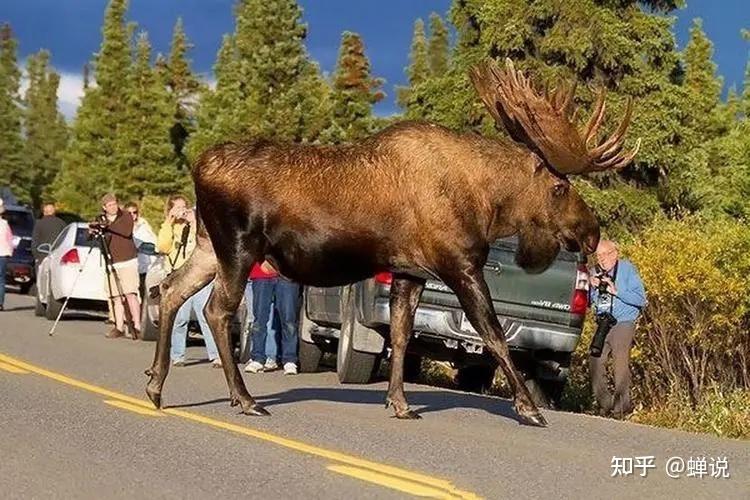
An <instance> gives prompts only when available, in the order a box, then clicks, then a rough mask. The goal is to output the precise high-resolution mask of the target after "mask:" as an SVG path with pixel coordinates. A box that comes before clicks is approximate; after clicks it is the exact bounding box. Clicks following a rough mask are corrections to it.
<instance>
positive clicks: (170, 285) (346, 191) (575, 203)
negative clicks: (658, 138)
mask: <svg viewBox="0 0 750 500" xmlns="http://www.w3.org/2000/svg"><path fill="white" fill-rule="evenodd" d="M469 76H470V79H471V81H472V83H473V85H474V88H475V89H476V91H477V93H478V94H479V97H480V98H481V99H482V101H483V102H484V104H485V106H486V107H487V109H488V111H489V112H490V114H491V115H492V117H493V118H494V119H495V120H496V121H497V125H498V126H504V127H505V129H506V130H507V132H508V135H509V136H510V139H506V138H489V137H484V136H482V135H480V134H476V133H459V132H456V131H453V130H450V129H447V128H445V127H442V126H440V125H437V124H434V123H429V122H410V121H407V122H401V123H398V124H395V125H392V126H390V127H388V128H386V129H384V130H382V131H381V132H379V133H377V134H375V135H373V136H371V137H369V138H366V139H364V140H361V141H359V142H356V143H352V144H346V145H338V146H325V145H300V144H286V143H280V142H275V141H268V140H257V139H256V140H251V141H248V142H244V143H236V142H231V143H225V144H221V145H218V146H214V147H211V148H209V149H208V150H206V151H205V152H204V153H203V154H202V155H201V156H200V157H199V158H198V159H197V161H196V162H195V164H194V166H193V169H192V176H193V180H194V183H195V194H196V200H197V201H196V205H197V210H198V213H199V227H198V243H197V246H196V249H195V251H194V253H193V254H192V256H191V257H190V258H189V260H188V261H187V262H186V263H185V265H183V266H182V267H181V268H180V269H179V270H177V271H176V272H174V273H173V274H172V275H170V276H169V277H168V278H167V279H166V280H165V281H164V282H163V283H162V285H161V290H160V293H161V297H162V298H161V304H160V308H161V310H160V317H161V319H162V321H161V322H160V326H159V328H160V336H159V339H158V343H157V345H156V351H155V355H154V361H153V364H152V366H151V368H150V369H148V370H146V374H147V375H150V379H149V382H148V384H147V387H146V392H147V394H148V396H149V398H150V399H151V401H152V402H153V403H154V405H155V406H156V407H157V408H159V407H161V402H162V401H161V394H162V388H163V385H164V381H165V379H166V377H167V373H168V370H169V347H170V346H169V344H170V330H171V326H172V323H173V321H174V318H175V314H176V311H177V309H178V308H179V307H180V305H181V304H182V303H183V302H184V301H185V299H186V298H187V297H190V296H191V295H192V294H194V293H195V292H197V291H198V290H200V289H201V288H202V287H203V286H205V285H206V284H207V283H208V282H209V281H211V280H212V279H214V278H215V284H214V288H213V291H212V293H211V297H210V299H209V301H208V303H207V305H206V311H205V312H206V318H207V320H208V323H209V325H210V327H211V330H212V332H213V334H214V337H215V339H216V343H217V345H218V348H219V353H220V357H221V361H222V364H223V370H224V375H225V376H226V379H227V383H228V386H229V392H230V404H231V405H232V406H236V405H240V406H241V409H242V412H243V413H244V414H247V415H268V414H269V413H268V411H267V410H266V409H265V408H264V407H263V406H262V405H260V404H259V403H258V402H256V401H255V399H253V397H252V396H251V395H250V393H249V392H248V391H247V388H246V387H245V384H244V382H243V379H242V376H241V374H240V371H239V369H238V367H237V365H236V364H235V362H234V361H233V359H232V349H231V347H230V340H229V337H230V334H229V329H230V323H231V321H232V317H233V315H234V312H235V311H236V310H237V307H238V305H239V303H240V300H241V297H242V293H243V289H244V287H245V282H246V277H247V275H248V270H249V269H250V267H251V266H252V265H253V264H254V263H255V262H260V261H262V260H264V259H267V260H268V261H269V262H271V263H272V265H273V266H274V267H275V268H276V269H278V270H279V271H280V273H281V274H282V275H283V276H285V277H288V278H289V279H291V280H293V281H296V282H298V283H301V284H303V285H311V286H320V287H330V286H344V285H348V284H351V283H355V282H357V281H360V280H363V279H367V278H369V277H371V276H373V275H375V274H376V273H378V272H383V271H390V272H392V273H393V281H392V285H391V289H390V313H391V329H390V345H391V349H392V352H391V355H392V360H391V371H390V379H389V386H388V392H387V395H386V407H388V406H389V405H392V406H393V408H394V411H395V416H396V417H397V418H402V419H415V418H420V417H419V415H418V414H417V413H416V412H415V411H413V410H411V409H410V407H409V404H408V402H407V399H406V396H405V394H404V387H403V371H404V356H405V351H406V347H407V343H408V341H409V337H410V335H411V333H412V327H413V321H414V313H415V310H416V307H417V304H418V302H419V299H420V296H421V293H422V290H423V288H424V286H425V281H426V279H428V278H431V277H433V278H438V279H440V280H442V281H443V282H444V283H445V284H446V285H447V286H449V287H450V288H451V289H452V290H453V291H454V292H455V294H456V295H457V297H458V299H459V301H460V304H461V307H462V308H463V310H464V311H465V314H466V315H467V318H468V319H469V322H470V323H471V325H472V326H473V327H474V328H475V329H476V331H477V332H479V334H480V335H481V337H482V339H483V341H484V342H485V344H486V346H487V348H488V349H489V350H490V352H492V354H493V355H494V356H495V357H496V358H497V361H498V363H499V366H500V367H501V369H502V370H503V372H504V373H505V376H506V378H507V380H508V381H509V384H510V386H511V388H512V390H513V393H514V409H515V411H516V413H517V415H518V418H519V422H520V423H522V424H526V425H534V426H542V427H543V426H546V425H547V422H546V421H545V419H544V417H543V416H542V414H541V413H540V412H539V410H538V409H537V407H536V406H535V405H534V403H533V401H532V399H531V396H530V394H529V392H528V390H527V388H526V386H525V384H524V380H523V378H522V376H521V375H520V374H519V372H518V371H517V370H516V369H515V367H514V366H513V362H512V361H511V358H510V354H509V350H508V346H507V344H506V341H505V336H504V333H503V328H502V327H501V325H500V322H499V321H498V318H497V316H496V314H495V311H494V310H493V306H492V300H491V297H490V292H489V289H488V287H487V284H486V283H485V280H484V277H483V267H484V265H485V263H486V260H487V256H488V252H489V246H490V243H491V242H493V241H495V240H496V239H498V238H502V237H508V236H512V235H517V237H518V241H519V244H518V249H517V252H516V261H517V263H518V264H519V265H520V266H521V267H522V268H523V269H525V270H526V271H527V272H531V273H537V272H541V271H543V270H544V269H546V268H547V267H548V266H549V265H550V264H551V263H552V261H553V260H554V259H555V257H556V256H557V254H558V252H559V251H560V248H561V247H565V248H567V249H568V250H570V251H582V252H584V253H586V254H590V253H592V252H593V251H594V250H595V248H596V246H597V244H598V242H599V236H600V230H599V224H598V222H597V219H596V218H595V216H594V214H593V213H592V211H591V209H590V208H589V207H588V206H587V205H586V203H585V202H584V201H583V200H582V199H581V197H580V196H579V195H578V194H577V193H576V191H575V189H574V188H573V187H572V186H571V184H570V182H569V180H568V179H567V176H568V175H575V174H585V173H588V172H594V171H603V170H609V169H619V168H622V167H624V166H626V165H628V164H629V163H630V162H631V161H632V160H633V158H634V156H635V155H636V153H637V152H638V148H639V146H640V140H639V141H638V143H637V145H636V146H635V148H634V149H633V150H632V151H631V152H629V153H626V152H625V151H624V140H625V132H626V130H627V128H628V126H629V123H630V119H631V112H632V102H629V103H628V106H627V111H626V113H625V117H624V119H623V120H622V122H621V124H620V126H619V127H618V128H617V130H616V131H615V132H614V133H613V134H612V135H611V136H610V137H609V138H607V139H606V140H601V141H600V140H599V137H598V131H599V129H600V126H601V124H602V121H603V118H604V110H605V102H604V101H605V100H604V94H603V93H600V94H599V97H598V99H597V102H596V104H595V106H594V110H593V114H592V116H591V117H590V119H589V120H588V122H587V124H586V125H585V128H583V129H582V130H579V129H578V128H577V126H576V124H575V121H576V120H575V109H574V108H575V106H574V102H573V101H574V99H573V98H574V93H575V87H574V86H570V87H566V88H561V89H559V90H555V91H553V92H551V93H548V92H544V93H542V92H539V91H537V90H536V88H535V86H534V85H533V84H532V82H531V81H530V80H529V79H528V78H527V77H526V76H524V74H523V73H522V72H521V71H519V70H517V69H516V68H515V67H514V65H513V63H512V61H510V60H509V59H508V60H506V66H505V68H504V69H503V68H501V67H500V66H498V65H497V64H496V63H495V62H493V61H485V62H482V63H480V64H478V65H477V66H474V67H473V68H472V69H471V71H470V75H469Z"/></svg>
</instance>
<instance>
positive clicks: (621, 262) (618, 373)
mask: <svg viewBox="0 0 750 500" xmlns="http://www.w3.org/2000/svg"><path fill="white" fill-rule="evenodd" d="M619 257H620V256H619V251H618V248H617V245H616V244H615V243H614V242H612V241H609V240H602V241H601V242H600V243H599V246H598V247H597V249H596V260H597V265H596V267H595V268H594V269H593V270H592V272H591V273H590V274H591V278H590V280H591V285H592V286H591V304H592V307H593V308H594V312H595V313H596V314H597V316H598V315H600V314H604V313H607V312H608V313H610V314H611V315H612V316H614V318H615V319H616V320H617V323H616V324H615V325H614V326H613V327H612V329H611V330H610V332H609V334H608V335H607V337H606V340H605V342H604V347H603V349H602V352H601V356H600V357H593V356H592V357H590V358H589V363H590V367H591V387H592V389H593V392H594V397H595V398H596V401H597V403H598V404H599V410H600V413H601V414H603V415H605V414H608V413H610V412H614V415H615V416H616V417H618V418H621V417H622V416H624V415H626V414H628V413H630V412H631V411H632V409H633V407H632V404H631V402H630V348H631V346H632V345H633V337H634V335H635V322H636V320H637V319H638V316H639V315H640V312H641V309H643V307H644V306H645V305H646V293H645V291H644V289H643V283H642V282H641V278H640V276H638V271H636V269H635V266H633V264H632V263H631V262H630V261H628V260H625V259H620V258H619ZM600 284H604V285H605V286H606V292H605V293H599V285H600ZM610 354H612V360H613V364H614V379H615V380H614V382H615V393H614V397H613V395H612V394H611V393H610V391H609V389H608V387H607V369H606V363H607V358H608V357H609V355H610Z"/></svg>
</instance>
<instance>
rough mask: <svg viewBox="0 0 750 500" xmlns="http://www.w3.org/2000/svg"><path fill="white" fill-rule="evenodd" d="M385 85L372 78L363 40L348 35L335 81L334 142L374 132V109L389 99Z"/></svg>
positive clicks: (361, 136)
mask: <svg viewBox="0 0 750 500" xmlns="http://www.w3.org/2000/svg"><path fill="white" fill-rule="evenodd" d="M382 85H383V80H382V79H381V78H373V77H372V75H371V72H370V61H369V60H368V58H367V55H366V54H365V46H364V43H363V42H362V38H361V37H360V36H359V35H358V34H356V33H351V32H349V31H345V32H344V33H343V35H342V38H341V47H340V49H339V57H338V62H337V64H336V71H335V73H334V77H333V94H332V107H333V131H332V134H331V136H330V140H331V142H342V141H354V140H357V139H361V138H363V137H366V136H368V135H370V134H371V133H372V132H373V131H374V129H375V125H376V122H375V120H374V119H373V116H372V106H373V104H375V103H377V102H378V101H380V100H381V99H383V97H385V95H384V94H383V92H382V91H381V90H380V87H382ZM337 135H338V137H337Z"/></svg>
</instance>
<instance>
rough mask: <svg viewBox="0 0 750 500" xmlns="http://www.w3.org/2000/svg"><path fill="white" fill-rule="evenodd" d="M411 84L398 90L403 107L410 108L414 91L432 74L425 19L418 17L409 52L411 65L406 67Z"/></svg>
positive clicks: (398, 99) (397, 98) (399, 103)
mask: <svg viewBox="0 0 750 500" xmlns="http://www.w3.org/2000/svg"><path fill="white" fill-rule="evenodd" d="M406 75H407V77H408V81H409V86H408V87H400V88H398V89H397V90H396V92H397V96H396V100H397V102H398V105H399V106H401V108H402V109H408V108H409V101H410V99H411V97H412V92H413V90H414V89H415V87H417V86H418V85H419V84H421V83H423V82H425V81H426V80H427V78H429V76H430V61H429V56H428V52H427V37H426V36H425V32H424V21H422V19H417V20H416V21H415V22H414V34H413V35H412V41H411V52H410V53H409V67H408V68H406Z"/></svg>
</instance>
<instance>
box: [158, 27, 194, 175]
mask: <svg viewBox="0 0 750 500" xmlns="http://www.w3.org/2000/svg"><path fill="white" fill-rule="evenodd" d="M192 47H193V46H192V44H191V43H190V42H189V41H188V39H187V35H186V34H185V29H184V27H183V24H182V18H178V19H177V23H176V24H175V26H174V31H173V33H172V44H171V48H170V52H169V59H168V60H167V61H166V67H165V69H166V83H167V86H168V88H169V91H170V97H171V100H172V106H173V107H174V123H173V124H172V126H171V128H170V137H171V140H172V144H173V146H174V151H175V154H176V156H177V159H178V165H179V166H180V167H182V166H184V165H185V164H186V162H187V158H186V157H185V154H184V151H183V150H184V147H185V143H186V142H187V138H188V136H189V135H190V133H192V132H193V129H194V125H193V121H194V115H195V109H194V107H195V101H196V97H197V96H198V94H199V93H200V91H201V89H202V84H201V82H200V80H198V78H197V77H196V76H195V74H194V73H193V71H192V69H191V68H190V60H189V59H188V57H187V54H188V52H189V51H190V49H191V48H192Z"/></svg>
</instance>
